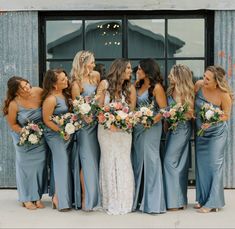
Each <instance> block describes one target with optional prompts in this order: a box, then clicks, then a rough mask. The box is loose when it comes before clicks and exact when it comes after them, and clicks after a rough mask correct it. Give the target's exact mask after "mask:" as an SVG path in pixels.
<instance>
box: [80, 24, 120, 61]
mask: <svg viewBox="0 0 235 229" xmlns="http://www.w3.org/2000/svg"><path fill="white" fill-rule="evenodd" d="M85 25H86V31H85V33H86V34H85V40H86V43H85V47H86V50H90V51H92V52H94V54H95V57H97V58H117V57H122V21H121V20H103V21H93V20H89V21H86V22H85Z"/></svg>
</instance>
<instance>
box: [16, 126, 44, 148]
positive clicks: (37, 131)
mask: <svg viewBox="0 0 235 229" xmlns="http://www.w3.org/2000/svg"><path fill="white" fill-rule="evenodd" d="M42 135H43V124H42V123H38V124H36V123H34V122H28V124H27V125H26V126H24V127H23V128H22V130H21V132H20V140H19V142H18V145H19V146H22V145H36V144H39V143H40V141H41V138H42Z"/></svg>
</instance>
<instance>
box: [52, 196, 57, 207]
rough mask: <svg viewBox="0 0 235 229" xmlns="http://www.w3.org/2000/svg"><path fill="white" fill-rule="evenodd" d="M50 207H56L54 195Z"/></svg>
mask: <svg viewBox="0 0 235 229" xmlns="http://www.w3.org/2000/svg"><path fill="white" fill-rule="evenodd" d="M51 207H52V209H58V201H55V197H54V196H53V197H52V199H51Z"/></svg>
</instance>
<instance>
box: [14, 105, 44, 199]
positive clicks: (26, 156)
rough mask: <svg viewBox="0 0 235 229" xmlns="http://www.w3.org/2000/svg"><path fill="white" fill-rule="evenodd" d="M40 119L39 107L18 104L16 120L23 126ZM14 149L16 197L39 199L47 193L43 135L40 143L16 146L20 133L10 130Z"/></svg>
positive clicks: (40, 111)
mask: <svg viewBox="0 0 235 229" xmlns="http://www.w3.org/2000/svg"><path fill="white" fill-rule="evenodd" d="M29 121H30V122H32V121H33V122H34V123H38V122H41V121H42V110H41V107H40V108H36V109H29V108H24V107H22V106H21V105H19V104H18V113H17V122H18V124H19V125H20V126H21V127H23V126H25V125H27V123H28V122H29ZM11 135H12V139H13V143H14V147H15V151H16V184H17V191H18V197H19V198H18V199H19V201H21V202H28V201H36V200H40V199H41V197H42V194H44V193H47V170H46V156H47V147H46V144H45V140H44V137H42V139H41V142H40V144H36V145H30V146H29V145H22V146H18V145H17V143H18V142H19V137H20V135H19V134H18V133H16V132H14V131H11Z"/></svg>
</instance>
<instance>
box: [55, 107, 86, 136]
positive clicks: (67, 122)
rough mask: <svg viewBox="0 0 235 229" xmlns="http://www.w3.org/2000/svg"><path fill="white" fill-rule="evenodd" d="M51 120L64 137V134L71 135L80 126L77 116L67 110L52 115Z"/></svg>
mask: <svg viewBox="0 0 235 229" xmlns="http://www.w3.org/2000/svg"><path fill="white" fill-rule="evenodd" d="M51 120H52V121H53V122H54V123H55V124H57V125H58V126H59V127H60V135H61V137H62V138H64V136H65V134H69V135H71V134H73V133H74V132H75V131H77V130H79V129H80V128H81V127H82V125H81V121H80V120H79V119H78V116H77V115H76V114H73V113H69V112H68V113H66V114H63V115H56V116H52V117H51Z"/></svg>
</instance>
